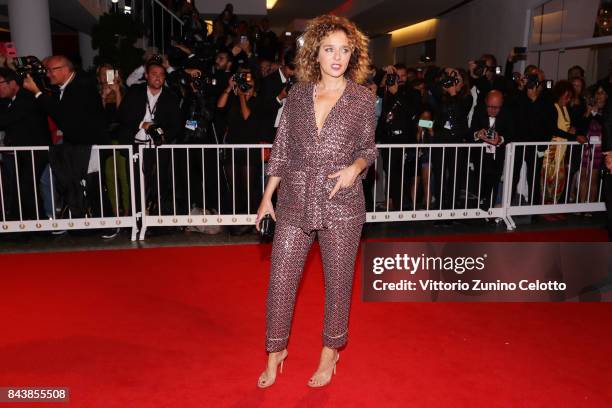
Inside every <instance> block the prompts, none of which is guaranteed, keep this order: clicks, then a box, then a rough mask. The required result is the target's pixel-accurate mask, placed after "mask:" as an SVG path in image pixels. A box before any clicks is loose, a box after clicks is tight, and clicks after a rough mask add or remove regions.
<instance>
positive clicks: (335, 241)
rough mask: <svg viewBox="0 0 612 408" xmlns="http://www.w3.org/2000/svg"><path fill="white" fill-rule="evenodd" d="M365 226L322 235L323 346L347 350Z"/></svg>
mask: <svg viewBox="0 0 612 408" xmlns="http://www.w3.org/2000/svg"><path fill="white" fill-rule="evenodd" d="M362 226H363V225H362V224H343V225H339V226H336V227H333V228H329V229H325V230H320V231H319V235H318V236H319V244H320V246H321V258H322V259H323V272H324V276H325V314H324V320H323V345H324V346H327V347H330V348H339V347H342V346H344V344H345V343H346V341H347V339H348V320H349V311H350V307H351V292H352V288H353V274H354V271H355V258H356V256H357V250H358V248H359V239H360V237H361V229H362Z"/></svg>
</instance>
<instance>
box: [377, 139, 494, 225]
mask: <svg viewBox="0 0 612 408" xmlns="http://www.w3.org/2000/svg"><path fill="white" fill-rule="evenodd" d="M378 149H379V153H380V154H379V158H378V159H377V160H376V161H375V162H374V164H373V165H372V168H371V170H370V171H373V172H374V174H375V175H376V177H374V186H373V193H372V196H373V198H372V202H373V203H378V202H379V200H378V191H379V189H378V188H377V184H378V183H379V182H380V181H379V180H380V175H381V173H382V175H383V177H384V179H383V180H382V181H383V182H384V184H385V187H384V188H383V193H384V195H385V196H384V198H383V205H382V206H377V205H373V206H372V207H373V208H372V207H370V208H369V209H368V211H367V214H366V219H367V221H368V222H390V221H419V220H453V219H469V218H502V219H503V218H504V217H505V212H504V208H502V207H501V206H498V207H496V206H495V205H494V204H495V201H496V197H494V196H492V194H493V193H492V192H491V193H489V194H488V196H487V194H486V193H485V192H484V191H483V180H484V179H485V176H487V177H488V174H486V173H487V172H486V169H485V172H483V165H484V163H485V159H487V156H485V155H489V154H491V153H485V152H486V147H485V145H484V144H483V143H471V144H466V143H462V144H380V145H378ZM496 154H497V155H499V154H500V153H499V151H498V152H497V153H496ZM398 155H399V159H398V158H397V156H398ZM393 157H396V158H395V159H394V158H393ZM470 163H471V164H470ZM398 173H399V174H398ZM501 175H502V174H501V172H500V174H499V176H500V177H501ZM398 179H399V180H398ZM394 184H395V187H394ZM419 185H421V186H422V187H421V194H420V196H421V197H423V200H422V201H421V202H417V201H418V197H419V195H418V190H419ZM398 186H399V193H397V189H398ZM407 188H409V189H410V191H409V193H410V194H409V196H408V197H406V194H405V190H406V189H407ZM393 190H396V193H395V197H391V195H392V194H391V192H392V191H393ZM398 195H399V204H397V198H398ZM394 198H395V199H396V200H395V201H396V203H393V205H392V206H391V203H392V202H393V201H394ZM367 201H368V198H367V197H366V202H367ZM406 202H408V204H407V205H406ZM485 207H486V208H485Z"/></svg>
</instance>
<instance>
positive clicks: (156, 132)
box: [146, 123, 164, 146]
mask: <svg viewBox="0 0 612 408" xmlns="http://www.w3.org/2000/svg"><path fill="white" fill-rule="evenodd" d="M146 133H147V135H149V136H151V139H153V144H154V145H155V146H159V145H162V144H163V143H164V130H163V129H162V128H160V127H159V125H156V124H155V123H154V124H152V125H150V126H149V127H148V128H147V131H146Z"/></svg>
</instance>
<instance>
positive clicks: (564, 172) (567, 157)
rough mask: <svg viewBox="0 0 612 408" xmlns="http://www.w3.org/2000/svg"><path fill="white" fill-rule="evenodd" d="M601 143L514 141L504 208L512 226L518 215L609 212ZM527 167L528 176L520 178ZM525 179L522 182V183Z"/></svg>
mask: <svg viewBox="0 0 612 408" xmlns="http://www.w3.org/2000/svg"><path fill="white" fill-rule="evenodd" d="M600 149H601V142H600V141H597V142H595V143H589V144H579V143H578V142H546V143H537V142H531V143H512V144H510V145H508V152H507V153H508V154H507V157H508V158H509V159H507V166H506V167H507V171H506V173H505V174H508V180H513V181H516V180H519V183H518V184H519V185H517V183H505V186H504V202H503V204H504V205H503V207H504V209H505V212H506V222H507V223H508V226H509V228H511V229H514V228H516V224H515V222H514V221H513V219H512V217H513V216H517V215H535V214H560V213H576V212H595V211H605V210H606V206H605V202H604V201H603V198H602V197H603V180H602V179H601V177H600V176H599V170H600V164H601V163H600V161H602V160H604V159H603V157H601V150H600ZM522 169H523V170H524V176H525V177H524V178H522V177H520V172H521V170H522ZM521 179H523V180H522V182H521Z"/></svg>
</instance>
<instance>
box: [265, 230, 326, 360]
mask: <svg viewBox="0 0 612 408" xmlns="http://www.w3.org/2000/svg"><path fill="white" fill-rule="evenodd" d="M314 236H315V232H314V231H312V232H311V233H310V234H307V233H305V232H304V231H302V229H301V228H299V227H296V226H294V225H290V224H287V223H285V222H283V221H280V220H279V222H278V223H277V224H276V228H275V231H274V241H273V242H272V257H271V267H270V280H269V284H268V299H267V304H266V351H269V352H277V351H281V350H283V349H284V348H286V347H287V342H288V340H289V332H290V330H291V320H292V318H293V308H294V305H295V296H296V292H297V288H298V286H299V284H300V280H301V278H302V272H303V270H304V262H305V261H306V256H307V255H308V250H309V249H310V246H311V245H312V241H313V239H314Z"/></svg>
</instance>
